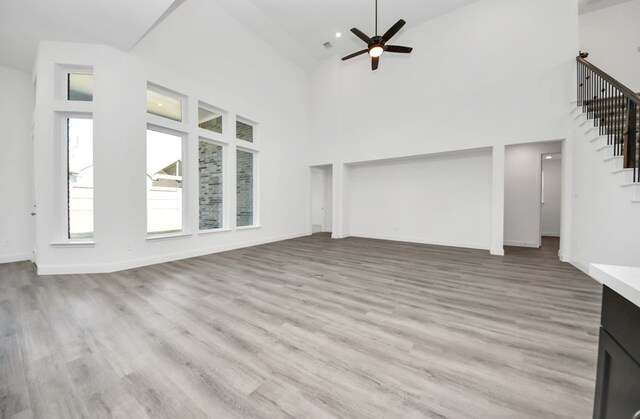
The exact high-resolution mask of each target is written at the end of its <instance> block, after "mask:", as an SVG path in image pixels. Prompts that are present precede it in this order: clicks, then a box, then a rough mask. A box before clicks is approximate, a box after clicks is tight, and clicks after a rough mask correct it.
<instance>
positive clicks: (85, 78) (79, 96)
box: [67, 73, 93, 102]
mask: <svg viewBox="0 0 640 419" xmlns="http://www.w3.org/2000/svg"><path fill="white" fill-rule="evenodd" d="M67 100H79V101H85V102H91V101H92V100H93V74H83V73H67Z"/></svg>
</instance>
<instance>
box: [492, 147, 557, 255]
mask: <svg viewBox="0 0 640 419" xmlns="http://www.w3.org/2000/svg"><path fill="white" fill-rule="evenodd" d="M561 162H562V141H549V142H537V143H525V144H516V145H510V146H507V147H506V148H505V208H504V244H505V246H512V247H528V248H540V247H544V248H545V249H546V250H548V251H549V252H555V253H557V251H558V249H559V241H560V240H559V237H560V231H561V227H560V225H561V222H560V220H561V202H562V192H561V189H562V185H561V181H562V169H561ZM505 251H509V250H506V249H505ZM511 251H513V248H512V249H511Z"/></svg>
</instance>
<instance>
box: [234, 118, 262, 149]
mask: <svg viewBox="0 0 640 419" xmlns="http://www.w3.org/2000/svg"><path fill="white" fill-rule="evenodd" d="M236 121H239V122H242V123H243V124H247V125H251V126H252V127H253V141H247V140H242V139H240V138H238V133H237V132H236ZM258 131H259V130H258V123H257V122H255V121H252V120H251V119H248V118H245V117H243V116H240V115H236V118H235V120H234V121H233V138H234V139H235V140H236V141H237V143H238V145H239V146H240V147H243V148H244V147H248V148H250V149H252V148H253V149H257V148H258V146H259V143H260V139H259V134H258Z"/></svg>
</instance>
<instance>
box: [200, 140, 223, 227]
mask: <svg viewBox="0 0 640 419" xmlns="http://www.w3.org/2000/svg"><path fill="white" fill-rule="evenodd" d="M198 150H199V153H198V154H199V157H198V167H199V171H200V230H212V229H214V228H222V146H219V145H217V144H211V143H208V142H206V141H200V144H199V147H198Z"/></svg>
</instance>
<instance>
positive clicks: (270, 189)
mask: <svg viewBox="0 0 640 419" xmlns="http://www.w3.org/2000/svg"><path fill="white" fill-rule="evenodd" d="M229 40H233V41H232V42H230V41H229ZM54 63H64V64H82V65H91V66H93V67H94V72H95V98H94V102H93V103H92V104H90V106H91V108H92V109H93V112H94V121H95V129H94V142H95V242H96V243H95V246H69V245H66V244H64V243H62V244H60V243H59V242H60V241H63V237H62V236H63V235H62V234H61V232H60V229H59V225H60V220H61V215H60V214H57V213H56V202H57V200H58V199H59V198H57V197H56V196H55V195H54V193H53V189H54V188H53V187H52V183H53V182H54V181H55V179H58V178H57V176H59V175H60V174H59V173H58V171H59V170H58V168H56V167H55V159H54V157H53V156H54V149H53V144H52V142H51V133H52V132H53V112H52V110H53V109H56V108H59V107H60V106H62V105H61V104H60V103H59V102H57V101H55V100H53V99H52V97H51V92H52V91H53V86H52V84H53V81H54V80H53V73H54V71H53V70H54ZM36 70H37V74H38V92H37V103H36V108H37V109H36V119H37V121H38V126H37V129H36V147H37V150H36V151H37V162H36V171H35V180H36V198H37V200H38V204H39V208H40V211H39V214H38V220H37V241H38V245H37V246H38V249H39V258H38V266H39V271H40V272H41V273H58V272H100V271H112V270H116V269H123V268H127V267H131V266H140V265H144V264H150V263H157V262H162V261H166V260H173V259H178V258H182V257H189V256H193V255H199V254H207V253H212V252H215V251H220V250H226V249H231V248H237V247H242V246H248V245H252V244H256V243H263V242H268V241H275V240H280V239H284V238H290V237H296V236H301V235H304V234H306V232H307V223H308V219H307V214H308V188H309V171H308V151H309V150H308V141H307V138H306V133H307V132H308V131H309V128H308V106H307V102H308V96H307V86H308V78H307V76H306V74H304V73H303V72H302V71H301V70H299V69H298V68H297V67H296V66H295V65H294V64H292V63H291V62H289V61H288V60H287V59H285V58H284V57H283V56H281V55H280V54H279V53H277V52H275V50H273V49H272V48H271V47H270V46H269V44H268V42H266V41H264V40H262V39H260V38H258V37H257V36H255V35H254V34H253V33H252V32H250V31H249V30H248V29H246V28H245V27H244V26H243V25H242V24H241V23H240V22H237V21H235V20H234V19H233V18H231V17H230V16H229V15H228V14H227V13H226V12H225V11H224V10H222V9H220V8H219V7H217V6H216V4H215V2H209V1H205V0H190V1H188V2H185V3H184V4H183V5H181V6H180V7H179V8H178V9H177V10H176V11H175V12H174V13H173V14H172V15H171V16H169V17H168V18H167V19H166V20H165V21H164V22H163V23H162V24H160V25H159V26H158V27H157V28H156V29H155V30H154V31H153V32H151V33H150V34H149V36H147V37H146V38H145V39H144V40H143V41H142V42H141V43H140V44H139V45H138V46H137V47H136V48H135V49H134V50H133V51H132V52H131V53H130V54H126V53H122V52H120V51H117V50H115V49H112V48H109V47H104V46H95V45H87V44H65V43H54V42H44V43H42V44H41V46H40V50H39V55H38V63H37V67H36ZM147 81H151V82H153V83H156V84H159V85H161V86H164V87H167V88H169V89H172V90H174V91H177V92H180V93H182V94H184V95H186V96H188V104H189V107H190V109H189V111H188V114H187V116H186V118H187V121H188V124H187V126H188V127H189V128H188V129H187V130H186V131H187V134H188V140H187V141H188V143H187V152H186V162H185V171H186V176H187V179H186V180H185V183H186V184H187V188H186V194H187V198H186V199H187V201H186V203H187V207H188V222H189V228H190V229H189V230H188V235H187V236H185V237H182V238H173V239H163V240H153V241H149V240H146V200H145V166H146V148H145V137H146V136H145V130H146V125H147V120H148V116H147V114H146V111H145V100H146V85H147ZM198 100H202V101H204V102H206V103H209V104H211V105H215V106H217V107H220V108H222V109H224V110H227V111H228V112H229V116H230V118H233V117H234V115H235V114H238V115H241V116H243V117H245V118H248V119H250V120H253V121H256V122H258V124H259V125H258V128H257V135H258V136H259V137H258V141H257V142H256V143H255V144H254V145H255V146H257V147H258V148H259V153H258V172H259V177H258V180H257V182H258V184H259V187H258V190H259V197H258V201H259V215H260V220H261V228H259V229H249V230H242V231H235V230H233V231H227V232H220V233H214V234H206V235H198V234H197V231H196V230H197V216H198V214H197V164H193V162H194V161H197V137H198V132H199V131H198V129H197V128H194V127H196V126H197V124H196V120H197V110H196V109H195V108H196V106H197V101H198ZM78 106H79V107H80V108H83V107H82V106H80V105H78ZM229 122H230V124H234V123H233V119H230V120H229ZM179 128H180V129H183V128H184V127H179ZM228 151H229V153H230V154H229V155H230V156H234V155H235V150H234V147H233V146H229V150H228ZM234 161H235V159H234V158H228V159H227V160H226V162H227V164H229V165H230V167H233V165H234V164H235V163H234ZM227 173H228V174H231V175H230V176H227V179H230V178H234V176H233V171H231V172H227ZM225 185H226V186H227V190H228V191H231V192H230V193H229V194H228V198H229V199H230V200H234V199H235V197H234V193H233V191H234V184H233V182H232V183H227V184H225ZM226 209H227V210H228V211H227V215H228V216H229V215H231V216H232V217H233V216H234V209H235V208H234V205H229V206H228V207H227V208H226ZM52 244H53V245H52Z"/></svg>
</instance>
